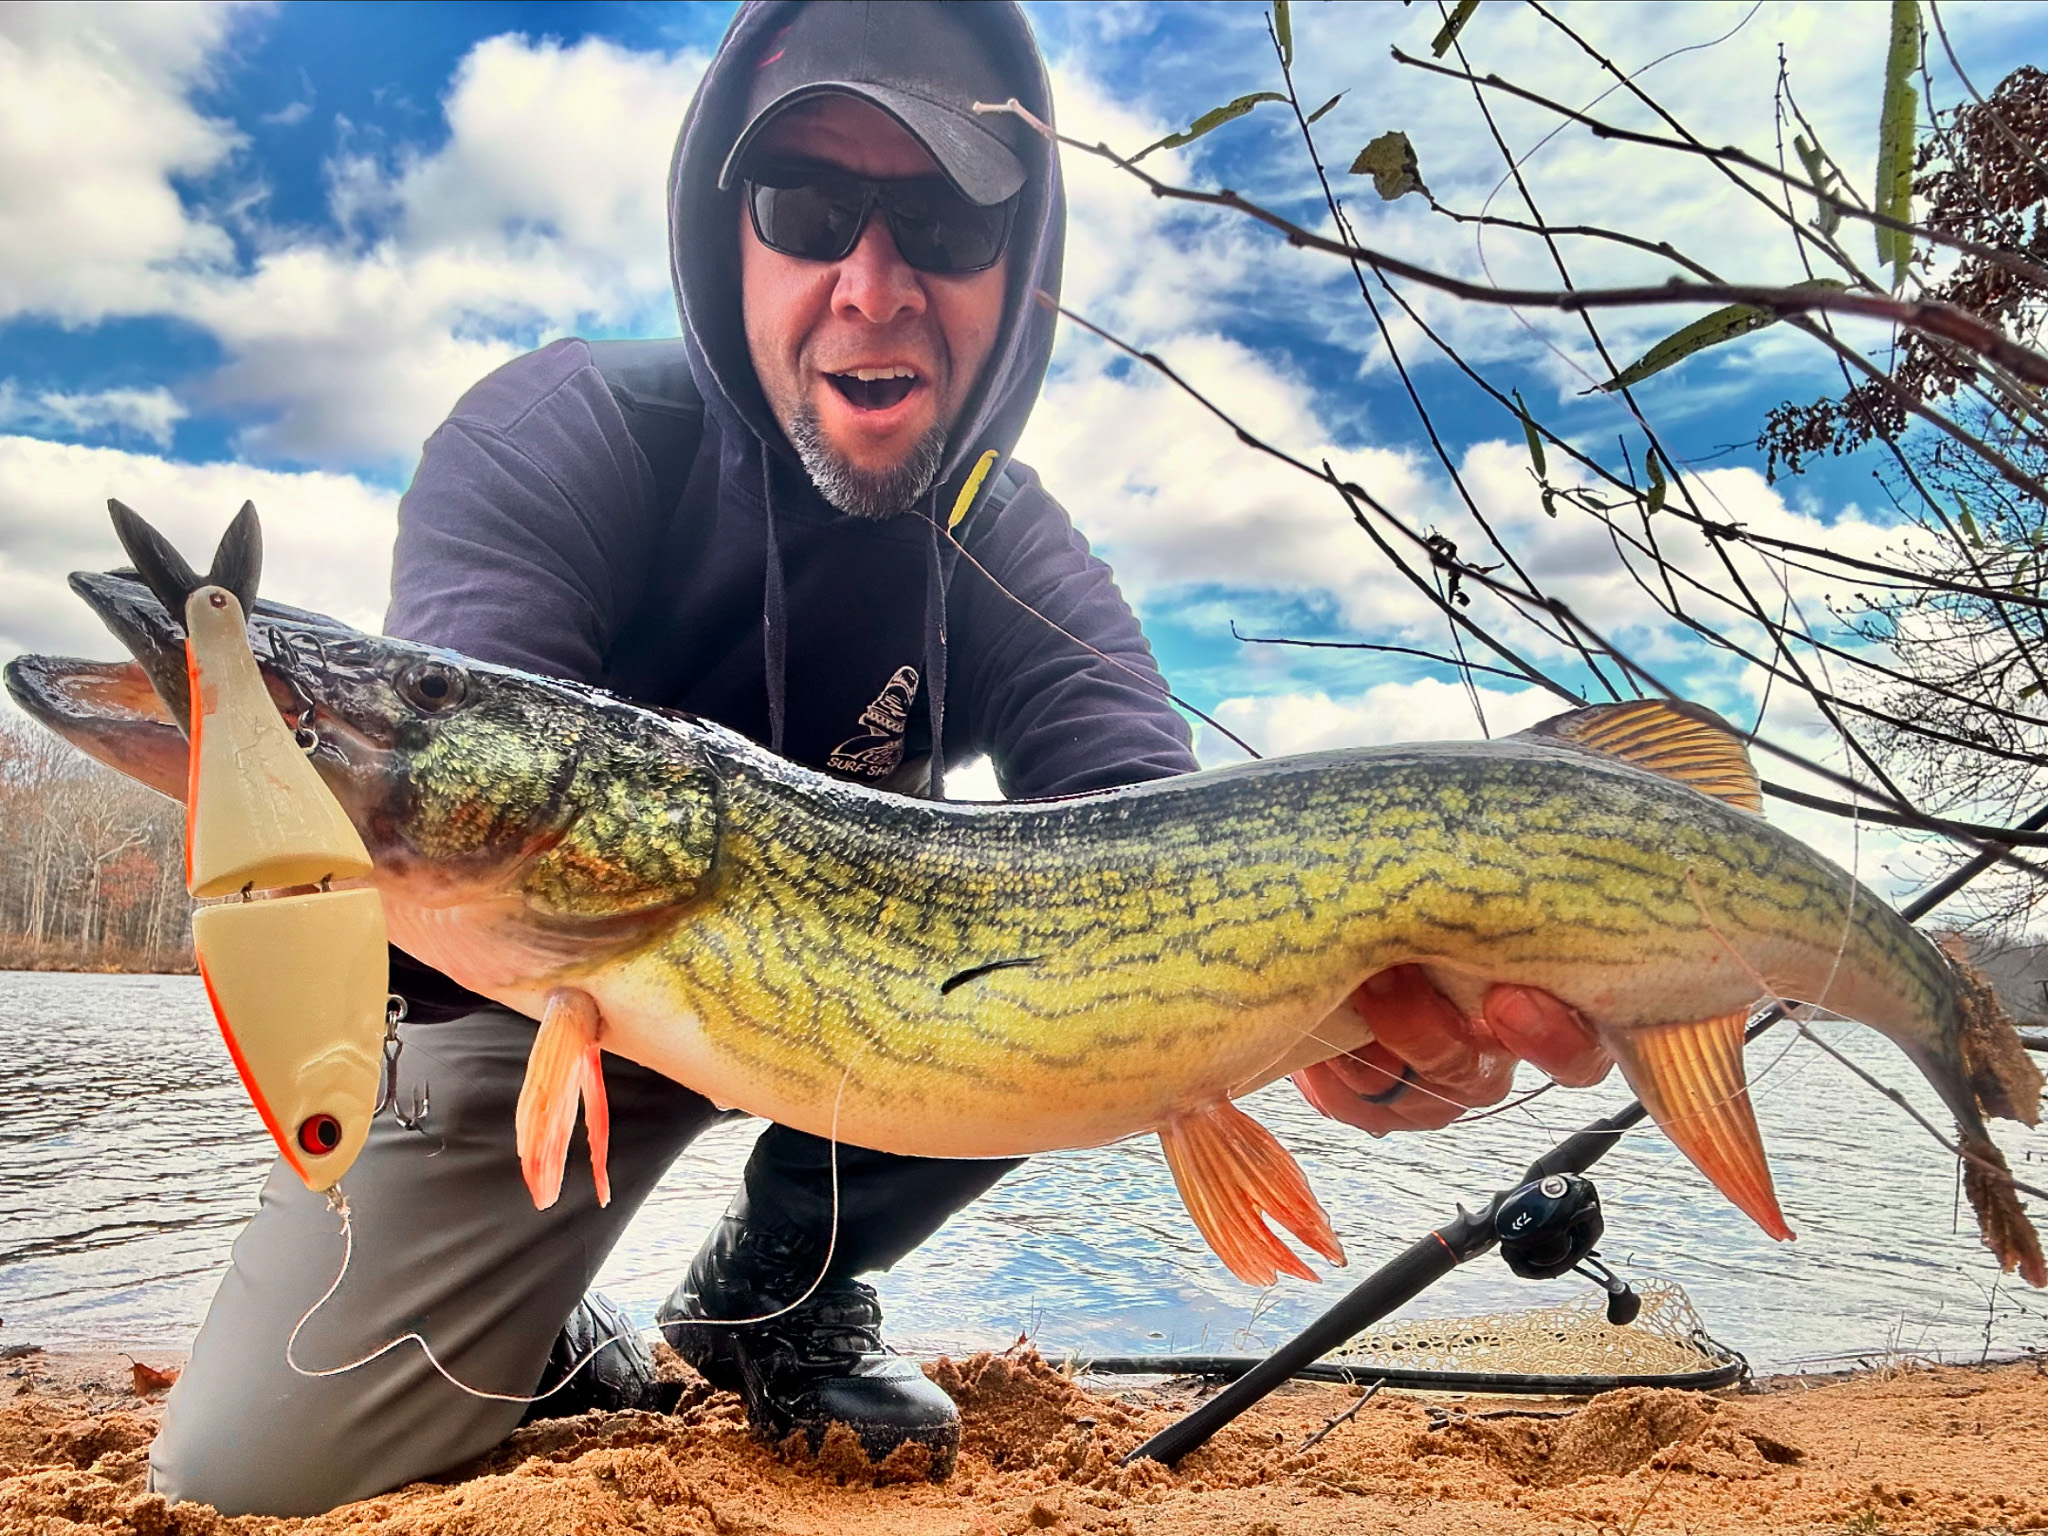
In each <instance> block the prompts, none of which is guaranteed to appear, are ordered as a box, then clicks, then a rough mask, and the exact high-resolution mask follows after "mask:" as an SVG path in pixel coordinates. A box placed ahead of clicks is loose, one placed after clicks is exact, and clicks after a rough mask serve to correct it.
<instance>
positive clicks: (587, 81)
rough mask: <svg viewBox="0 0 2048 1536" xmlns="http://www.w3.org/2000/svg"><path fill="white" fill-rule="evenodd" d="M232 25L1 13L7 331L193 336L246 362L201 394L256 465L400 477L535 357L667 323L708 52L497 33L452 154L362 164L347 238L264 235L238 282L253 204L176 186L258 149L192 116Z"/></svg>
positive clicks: (337, 234) (1, 271)
mask: <svg viewBox="0 0 2048 1536" xmlns="http://www.w3.org/2000/svg"><path fill="white" fill-rule="evenodd" d="M232 21H233V17H232V14H231V13H230V12H229V11H228V10H226V9H222V8H219V7H199V8H192V7H184V8H181V7H175V6H165V7H136V8H133V9H132V10H131V9H129V8H117V7H100V8H77V9H73V8H69V7H63V6H34V7H13V8H9V9H7V10H6V11H5V12H0V318H4V317H5V316H7V315H9V314H19V313H36V314H43V315H50V316H53V317H55V318H57V319H59V320H62V321H64V322H66V323H69V324H79V323H87V322H91V321H95V320H99V319H103V318H105V317H108V316H116V315H135V314H161V315H169V316H174V317H176V318H178V319H180V320H184V321H188V322H191V323H194V324H197V325H199V326H201V327H203V328H204V329H205V330H206V331H207V332H209V333H210V334H211V335H212V336H214V337H215V338H216V339H217V340H218V341H219V343H220V344H221V346H222V348H223V350H224V351H225V352H226V354H227V358H228V361H227V363H226V365H225V366H224V367H223V368H222V369H221V371H220V372H219V373H218V374H217V375H216V376H215V377H214V378H212V379H211V380H210V381H208V382H207V383H206V384H205V385H204V386H201V389H202V392H203V394H204V396H205V398H206V399H207V400H208V401H209V403H211V404H212V405H214V406H217V407H224V408H226V409H228V410H230V411H233V412H237V413H240V414H242V415H244V416H245V417H248V418H252V424H251V425H250V426H249V427H248V428H247V429H246V431H245V432H244V433H243V434H242V437H241V439H240V446H241V447H242V448H243V449H244V450H245V451H247V452H248V453H250V454H252V455H256V456H261V457H264V458H269V459H274V460H275V459H283V460H288V461H298V462H302V463H311V464H348V465H375V466H377V467H380V468H384V469H387V470H388V469H392V468H398V467H402V466H406V465H409V464H410V462H411V460H412V458H413V456H414V455H415V454H416V453H417V451H418V447H419V444H420V442H421V440H422V439H423V438H424V437H425V436H426V435H427V433H428V432H430V431H431V430H432V429H433V428H434V427H435V426H436V425H437V424H438V423H439V422H440V420H441V419H442V417H443V416H444V415H445V414H446V413H447V411H448V409H449V407H451V406H452V405H453V404H454V402H455V400H456V398H457V397H458V396H459V395H460V394H461V392H462V391H463V390H464V389H465V388H467V387H468V386H469V385H470V384H472V383H474V382H475V381H476V380H477V379H478V378H480V377H481V376H482V375H483V374H485V373H487V372H489V371H490V369H491V368H493V367H495V366H496V365H497V364H499V363H501V362H503V361H505V360H506V359H507V358H509V357H511V356H513V355H514V354H515V353H517V352H519V351H522V350H524V349H525V348H527V347H529V346H531V345H534V344H535V343H537V342H538V341H540V340H543V339H545V338H547V337H549V336H552V335H557V334H561V333H563V332H566V331H571V330H577V329H603V330H610V329H617V328H643V329H647V330H653V331H662V330H668V329H671V328H672V327H673V325H674V306H673V301H672V300H671V298H670V296H669V280H668V237H667V222H666V201H665V184H666V178H667V170H668V159H669V152H670V148H671V146H672V144H673V142H674V137H675V133H676V129H677V127H678V125H679V124H680V123H681V121H682V117H683V111H684V108H685V107H686V106H687V104H688V101H689V97H690V93H691V92H692V90H693V89H694V88H695V85H696V81H697V78H698V76H699V74H700V73H701V72H702V68H703V64H704V59H703V58H702V56H700V55H697V54H693V53H678V54H665V53H649V52H636V51H633V50H630V49H626V48H621V47H619V46H618V45H616V44H614V43H611V42H608V41H606V40H604V39H602V38H596V37H592V38H586V39H585V40H583V41H582V42H579V43H577V44H575V45H574V46H564V45H562V44H560V43H558V42H556V41H553V40H541V41H538V42H535V41H530V40H528V39H525V38H522V37H516V36H504V37H496V38H490V39H487V40H485V41H484V42H481V43H479V44H478V45H477V46H476V47H474V48H473V49H472V50H471V51H470V52H469V54H468V55H467V56H466V57H465V58H464V59H463V61H462V63H461V65H460V66H459V67H458V68H457V70H456V73H455V75H454V77H453V79H452V80H451V81H450V84H449V88H448V92H447V95H446V97H445V99H444V102H443V106H444V110H445V113H446V117H447V123H448V130H449V135H448V139H447V141H446V142H445V143H444V144H443V145H442V146H441V147H440V148H439V149H437V150H435V151H434V152H432V153H430V154H416V153H407V154H402V155H401V156H400V157H399V159H398V161H397V163H396V164H386V163H384V162H381V161H378V160H376V159H373V158H368V157H364V156H361V155H350V154H343V155H342V156H341V157H339V158H338V159H337V160H336V161H335V163H334V164H333V166H332V167H331V180H330V202H331V206H332V210H333V212H334V215H335V219H336V224H337V226H338V227H337V228H336V229H335V230H332V231H328V232H325V233H322V232H319V231H312V230H306V229H293V230H276V229H265V228H264V227H263V226H262V225H261V224H260V222H259V223H258V224H257V225H256V226H255V228H254V234H255V238H256V240H257V243H258V246H259V250H258V253H257V255H256V256H255V258H254V261H253V263H252V264H251V265H250V266H249V267H248V268H247V269H246V270H242V269H238V268H237V267H236V265H235V264H234V260H233V248H232V244H231V242H230V240H229V238H228V235H227V233H226V230H225V228H224V227H223V226H224V223H225V221H227V220H228V219H230V218H235V217H240V216H241V213H240V211H239V210H238V211H235V212H232V213H231V212H229V211H226V210H220V209H216V210H212V212H211V214H210V215H209V214H207V213H202V212H195V211H194V210H193V209H190V208H188V207H187V206H186V205H185V203H184V201H183V200H181V198H180V197H179V195H178V193H177V191H176V190H175V188H174V186H173V183H172V178H173V177H176V176H182V177H196V176H203V175H205V174H207V173H209V172H214V171H217V170H219V169H220V168H221V167H222V166H223V165H225V164H227V163H228V161H229V158H230V156H231V155H232V154H233V153H234V151H235V150H236V148H237V147H238V145H239V143H240V140H239V138H238V137H237V135H236V134H235V132H234V131H233V129H232V127H231V125H228V124H223V123H219V122H216V121H213V120H212V119H209V118H207V117H205V116H204V115H202V114H201V113H200V112H199V111H198V110H197V109H196V108H194V107H193V105H192V104H191V95H192V92H193V91H194V89H195V87H196V86H198V85H199V84H200V83H201V82H203V81H204V79H205V78H206V74H207V69H208V65H209V60H210V59H211V57H212V56H213V55H214V54H216V53H217V52H218V51H219V50H220V49H221V48H222V47H223V46H224V45H225V44H226V43H227V42H228V40H229V34H230V31H231V28H232ZM58 124H61V125H63V126H62V131H61V132H59V131H56V129H55V127H54V125H58Z"/></svg>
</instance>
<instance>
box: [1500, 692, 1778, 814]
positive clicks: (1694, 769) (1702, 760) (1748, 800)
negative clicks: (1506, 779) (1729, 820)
mask: <svg viewBox="0 0 2048 1536" xmlns="http://www.w3.org/2000/svg"><path fill="white" fill-rule="evenodd" d="M1516 734H1517V735H1519V736H1520V737H1522V738H1523V739H1524V740H1526V741H1545V742H1555V743H1559V744H1562V745H1564V746H1569V747H1576V748H1578V750H1580V751H1581V752H1592V753H1596V754H1597V755H1599V756H1601V757H1611V758H1613V759H1615V761H1617V762H1623V763H1628V764H1630V765H1631V766H1633V767H1637V768H1641V769H1643V770H1645V771H1646V772H1649V773H1655V774H1661V775H1662V776H1663V777H1665V778H1667V779H1676V780H1677V781H1678V782H1679V783H1681V784H1687V785H1690V786H1691V787H1692V788H1694V789H1696V790H1698V791H1699V792H1700V793H1701V794H1703V795H1712V796H1713V797H1714V798H1715V799H1716V800H1725V801H1727V802H1728V803H1729V804H1730V805H1739V806H1741V807H1742V809H1744V810H1745V811H1757V812H1759V813H1760V812H1762V810H1763V808H1764V787H1763V783H1762V781H1761V780H1759V779H1758V778H1757V772H1756V765H1755V764H1754V763H1752V762H1751V761H1750V760H1749V748H1748V746H1747V745H1745V744H1744V742H1743V740H1742V738H1741V737H1740V736H1738V735H1736V733H1735V727H1734V726H1732V725H1730V724H1729V723H1728V722H1727V721H1726V720H1723V719H1722V718H1721V717H1720V716H1719V715H1717V714H1715V713H1714V712H1713V711H1712V710H1711V709H1708V708H1707V707H1706V706H1705V705H1703V704H1689V703H1686V702H1684V701H1682V700H1677V699H1632V700H1630V701H1629V702H1627V703H1625V704H1593V705H1589V706H1588V707H1587V708H1585V709H1574V710H1572V711H1570V712H1569V713H1566V714H1562V715H1552V716H1551V717H1550V718H1549V719H1548V720H1542V721H1539V722H1537V723H1536V724H1535V725H1532V726H1530V727H1529V729H1528V730H1526V731H1520V732H1517V733H1516Z"/></svg>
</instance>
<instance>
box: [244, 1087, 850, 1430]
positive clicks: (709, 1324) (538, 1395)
mask: <svg viewBox="0 0 2048 1536" xmlns="http://www.w3.org/2000/svg"><path fill="white" fill-rule="evenodd" d="M852 1077H853V1068H852V1067H848V1068H847V1069H846V1071H845V1073H844V1074H843V1075H842V1076H841V1077H840V1079H839V1092H838V1093H837V1094H836V1095H834V1096H833V1100H832V1134H831V1137H830V1139H829V1142H828V1146H829V1148H830V1155H829V1162H830V1168H831V1175H832V1223H831V1229H830V1231H829V1233H828V1234H827V1237H826V1240H825V1256H824V1258H823V1259H822V1260H821V1261H820V1262H819V1265H818V1273H817V1277H816V1278H815V1279H813V1280H812V1281H811V1283H810V1284H809V1285H807V1286H806V1287H804V1290H803V1294H802V1295H800V1296H798V1297H797V1298H796V1300H794V1301H792V1302H790V1303H789V1304H788V1305H787V1306H783V1307H778V1308H777V1309H776V1310H775V1311H773V1312H764V1313H762V1314H761V1315H760V1316H759V1317H692V1318H683V1319H678V1321H680V1322H682V1323H684V1324H687V1325H688V1326H689V1327H692V1328H749V1327H752V1326H753V1325H754V1324H756V1323H767V1322H773V1321H774V1320H775V1319H776V1318H778V1317H785V1316H787V1315H788V1314H789V1313H791V1312H794V1311H795V1310H796V1309H797V1308H799V1307H801V1306H802V1305H803V1304H804V1303H805V1302H807V1301H809V1300H810V1299H811V1297H812V1296H813V1295H815V1294H816V1292H817V1289H818V1287H819V1286H821V1285H823V1284H824V1283H825V1280H826V1277H827V1276H829V1275H830V1274H831V1272H832V1256H833V1254H834V1252H835V1251H836V1250H837V1248H838V1246H839V1109H840V1105H841V1104H842V1103H843V1102H844V1101H845V1098H846V1085H847V1083H848V1082H849V1081H850V1080H851V1079H852ZM327 1208H328V1209H329V1210H330V1211H333V1212H335V1213H336V1214H337V1215H339V1216H340V1217H341V1269H340V1270H339V1271H338V1272H337V1273H336V1275H335V1277H334V1283H333V1284H332V1285H330V1286H328V1287H327V1289H326V1290H325V1291H324V1292H322V1293H321V1296H320V1299H319V1300H318V1301H316V1302H314V1303H313V1305H312V1306H310V1307H308V1308H307V1309H306V1310H305V1311H304V1312H303V1313H301V1314H300V1316H299V1320H298V1322H296V1323H294V1324H293V1325H292V1331H291V1335H290V1337H288V1338H287V1339H286V1340H285V1344H284V1363H285V1364H286V1365H288V1366H290V1367H291V1369H292V1371H293V1373H294V1374H296V1375H299V1376H304V1377H307V1378H308V1379H311V1380H315V1381H317V1380H321V1379H323V1378H325V1377H329V1376H344V1375H347V1374H348V1373H349V1372H350V1371H356V1370H361V1369H362V1368H363V1367H364V1366H366V1365H368V1364H370V1363H371V1362H372V1361H374V1360H381V1359H382V1358H383V1357H384V1356H386V1355H388V1354H390V1353H391V1352H392V1351H393V1350H394V1349H397V1348H399V1347H400V1346H401V1345H404V1344H417V1345H419V1347H420V1353H421V1354H422V1355H424V1356H426V1360H427V1364H429V1365H431V1366H432V1367H433V1368H434V1370H435V1371H436V1372H437V1373H439V1375H440V1377H441V1379H442V1380H443V1381H445V1382H447V1383H448V1385H449V1386H451V1387H453V1388H455V1390H456V1391H458V1392H464V1393H467V1394H468V1395H469V1396H471V1397H477V1398H483V1399H485V1400H486V1401H489V1402H494V1403H538V1402H542V1401H545V1400H546V1399H548V1398H550V1397H553V1396H554V1395H555V1394H556V1393H557V1392H559V1391H561V1390H562V1388H564V1387H566V1386H568V1385H569V1383H570V1382H572V1381H574V1380H575V1379H576V1377H577V1375H578V1374H579V1373H580V1372H581V1371H582V1370H583V1368H584V1367H585V1366H586V1365H588V1364H590V1362H591V1361H593V1360H595V1359H596V1358H597V1357H598V1356H599V1355H601V1354H603V1353H604V1352H605V1351H606V1350H608V1349H610V1348H611V1347H612V1346H613V1345H614V1344H616V1343H618V1342H619V1341H620V1340H622V1339H625V1338H627V1337H629V1336H632V1335H637V1334H639V1333H640V1332H641V1331H642V1330H640V1329H637V1328H636V1329H633V1330H631V1334H630V1335H629V1334H628V1333H611V1334H607V1335H606V1336H605V1337H604V1339H603V1340H602V1341H600V1342H599V1343H597V1344H594V1345H592V1346H591V1347H590V1348H589V1349H588V1350H586V1351H585V1352H584V1354H583V1355H582V1357H581V1358H579V1359H578V1360H577V1361H576V1363H575V1364H574V1365H572V1366H570V1367H569V1369H568V1370H567V1371H566V1372H565V1373H564V1374H563V1376H562V1379H561V1380H560V1381H558V1382H556V1383H555V1384H554V1385H553V1386H552V1387H549V1388H548V1389H547V1390H546V1391H545V1392H534V1393H518V1392H488V1391H485V1390H484V1389H483V1388H482V1387H472V1386H471V1385H470V1384H469V1383H468V1382H466V1381H462V1380H460V1379H458V1378H457V1377H456V1376H455V1375H454V1374H453V1373H452V1372H451V1371H450V1370H449V1369H448V1367H447V1366H445V1365H443V1364H442V1363H441V1361H440V1358H439V1357H438V1356H437V1355H435V1353H434V1348H433V1346H432V1345H431V1344H429V1343H428V1342H427V1341H426V1339H425V1338H424V1337H423V1336H422V1335H421V1334H420V1333H419V1332H418V1331H417V1330H414V1331H411V1332H408V1333H403V1334H400V1335H399V1336H398V1337H397V1338H395V1339H392V1340H391V1341H390V1342H389V1343H386V1344H383V1345H380V1346H379V1347H378V1348H376V1349H373V1350H372V1351H370V1353H368V1354H367V1355H364V1356H362V1357H361V1358H360V1359H357V1360H351V1361H349V1362H348V1363H347V1364H346V1365H333V1366H327V1367H324V1368H319V1369H314V1368H309V1367H307V1366H303V1365H300V1364H299V1362H298V1359H297V1358H296V1354H295V1351H296V1350H297V1348H298V1342H299V1334H300V1333H301V1332H302V1331H303V1330H304V1329H305V1326H306V1324H308V1323H310V1322H311V1321H312V1320H313V1316H314V1314H315V1313H317V1312H318V1311H319V1310H320V1309H321V1308H322V1307H324V1306H326V1305H327V1303H328V1302H329V1301H331V1300H332V1299H333V1298H334V1293H335V1292H336V1291H338V1290H340V1289H341V1282H342V1281H343V1280H345V1279H347V1278H348V1269H349V1264H350V1262H351V1261H352V1260H353V1259H354V1257H355V1247H356V1238H355V1217H354V1213H353V1212H352V1211H351V1210H350V1209H349V1204H348V1197H347V1196H346V1195H345V1194H343V1193H342V1190H341V1186H340V1185H339V1184H336V1185H335V1186H334V1187H333V1188H332V1189H330V1190H328V1192H327Z"/></svg>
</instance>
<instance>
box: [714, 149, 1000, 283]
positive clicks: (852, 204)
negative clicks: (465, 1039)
mask: <svg viewBox="0 0 2048 1536" xmlns="http://www.w3.org/2000/svg"><path fill="white" fill-rule="evenodd" d="M746 191H747V214H748V216H749V217H750V218H751V219H752V220H753V221H754V233H755V234H756V235H757V236H758V237H759V238H760V241H761V243H762V244H763V245H765V246H767V247H768V249H769V250H771V251H780V252H781V253H782V254H783V255H785V256H794V257H796V258H798V259H799V260H801V261H844V260H845V259H846V258H847V257H848V256H849V255H851V254H852V252H853V248H854V247H855V246H856V245H858V244H860V236H861V231H862V230H863V229H865V228H867V222H868V215H869V214H871V213H873V212H874V211H875V210H876V209H877V208H879V209H881V210H882V216H883V217H884V218H885V219H887V220H888V221H889V234H890V237H891V238H892V239H894V240H895V242H896V249H897V251H898V253H899V254H901V256H902V257H903V259H904V261H906V262H908V263H909V264H910V265H911V266H913V267H915V268H916V269H917V270H918V271H920V272H943V273H965V272H986V271H987V270H988V269H989V268H990V267H992V266H994V265H995V264H996V263H997V262H998V261H1000V260H1002V256H1003V250H1004V248H1005V247H1006V246H1007V245H1008V244H1009V243H1010V225H1011V223H1012V221H1013V220H1014V219H1015V217H1016V213H1017V199H1016V198H1014V197H1013V198H1011V199H1009V200H1008V201H1007V202H1002V203H997V204H996V205H995V206H994V207H991V208H984V207H982V206H981V205H980V204H978V203H970V202H969V201H968V200H967V199H966V198H964V197H962V196H961V195H960V194H959V193H958V192H957V191H955V190H954V189H953V186H952V184H951V183H950V182H947V181H945V180H943V179H942V178H940V177H937V176H926V177H919V178H917V179H915V180H909V181H872V180H869V179H868V178H867V177H865V176H851V175H848V174H847V173H846V172H844V171H838V170H832V169H829V168H825V167H820V166H815V165H788V166H777V165H769V166H762V167H759V168H757V169H755V170H753V171H750V172H749V173H748V174H747V176H746Z"/></svg>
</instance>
